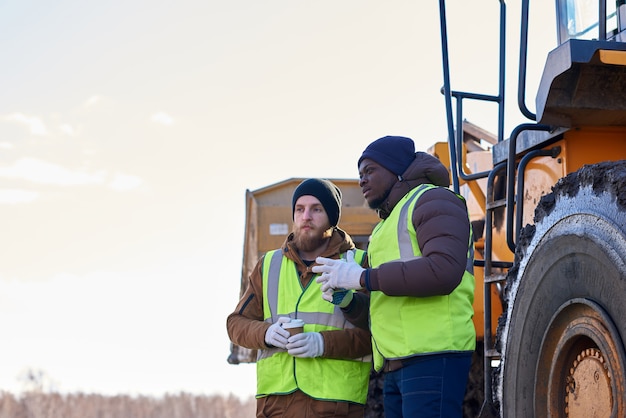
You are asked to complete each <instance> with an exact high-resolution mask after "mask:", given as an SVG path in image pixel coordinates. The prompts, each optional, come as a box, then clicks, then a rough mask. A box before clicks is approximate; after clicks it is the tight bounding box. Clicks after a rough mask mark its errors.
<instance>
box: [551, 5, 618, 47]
mask: <svg viewBox="0 0 626 418" xmlns="http://www.w3.org/2000/svg"><path fill="white" fill-rule="evenodd" d="M556 16H557V20H558V22H557V23H558V26H557V27H558V40H559V45H560V44H562V43H564V42H566V41H567V40H568V39H587V40H614V41H618V42H626V31H625V29H626V0H595V1H594V0H557V1H556Z"/></svg>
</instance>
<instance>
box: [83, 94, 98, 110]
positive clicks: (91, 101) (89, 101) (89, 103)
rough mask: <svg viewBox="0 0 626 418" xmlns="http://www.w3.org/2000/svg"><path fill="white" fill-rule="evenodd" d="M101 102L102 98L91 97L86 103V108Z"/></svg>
mask: <svg viewBox="0 0 626 418" xmlns="http://www.w3.org/2000/svg"><path fill="white" fill-rule="evenodd" d="M99 101H100V96H91V97H90V98H89V99H87V100H86V101H85V103H84V106H85V107H91V106H95V105H96V104H97V103H98V102H99Z"/></svg>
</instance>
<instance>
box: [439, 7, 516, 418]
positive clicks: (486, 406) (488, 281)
mask: <svg viewBox="0 0 626 418" xmlns="http://www.w3.org/2000/svg"><path fill="white" fill-rule="evenodd" d="M439 10H440V26H441V49H442V60H443V74H444V86H443V87H442V94H443V95H444V96H445V99H446V118H447V123H448V144H449V146H448V148H449V149H450V165H451V173H452V186H453V189H454V191H455V192H457V193H458V192H459V178H461V179H463V180H465V181H472V180H478V179H482V178H485V177H486V178H487V196H486V201H485V210H486V214H485V227H484V231H485V248H484V260H474V265H475V266H477V267H483V268H484V272H485V277H484V289H483V292H484V317H485V320H484V342H483V345H484V347H483V350H484V351H483V354H484V358H483V361H484V364H483V370H484V378H485V381H484V397H485V399H484V402H483V405H482V408H481V411H480V416H481V417H483V416H484V417H489V416H495V415H496V414H497V412H496V410H495V407H494V405H493V383H492V380H493V370H492V360H499V359H500V353H499V352H498V350H497V349H496V348H495V341H494V336H493V335H492V331H491V330H492V320H491V316H492V312H491V303H492V302H491V290H492V286H495V285H499V284H501V283H503V282H504V280H505V279H506V276H505V275H503V274H494V273H493V269H494V268H505V269H508V268H509V267H511V265H512V263H503V262H498V261H493V260H492V242H493V240H492V227H493V214H494V212H495V211H496V210H497V209H498V208H503V207H506V205H507V200H506V199H499V200H494V183H495V178H496V176H497V175H498V174H500V173H501V172H502V171H503V170H504V169H506V167H507V163H506V162H504V163H501V164H499V165H497V166H495V167H494V168H493V169H492V170H490V171H484V172H479V173H472V174H467V173H465V172H464V170H463V162H462V158H457V156H458V154H459V152H460V151H461V150H462V149H463V148H462V146H463V130H462V129H461V127H462V124H463V100H465V99H469V100H478V101H485V102H494V103H496V104H497V105H498V133H497V137H498V142H501V141H502V140H503V138H504V63H505V40H506V37H505V30H506V25H505V20H506V19H505V17H506V5H505V4H504V2H503V1H500V25H499V26H500V46H499V51H500V59H499V63H500V64H499V67H500V68H499V83H498V84H499V93H498V95H496V96H493V95H484V94H476V93H469V92H460V91H453V90H452V89H451V87H450V69H449V61H448V57H449V54H448V41H447V23H446V13H445V0H440V1H439ZM453 97H454V98H455V100H456V126H457V128H458V129H457V130H456V133H455V130H454V125H453V123H452V120H453V117H452V98H453ZM457 151H458V152H457Z"/></svg>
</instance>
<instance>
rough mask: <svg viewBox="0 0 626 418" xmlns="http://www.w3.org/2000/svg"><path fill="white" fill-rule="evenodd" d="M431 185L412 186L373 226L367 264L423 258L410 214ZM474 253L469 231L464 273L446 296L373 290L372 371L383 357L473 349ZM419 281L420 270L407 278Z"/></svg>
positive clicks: (474, 334)
mask: <svg viewBox="0 0 626 418" xmlns="http://www.w3.org/2000/svg"><path fill="white" fill-rule="evenodd" d="M435 187H437V186H434V185H432V184H423V185H420V186H418V187H416V188H414V189H413V190H411V191H410V192H408V193H407V194H406V195H405V196H404V197H403V198H402V200H400V202H398V204H397V205H396V206H395V207H394V209H393V211H392V212H391V214H390V215H389V217H388V218H387V219H384V220H382V221H381V222H379V223H378V225H376V227H375V228H374V231H373V232H372V236H371V239H370V243H369V246H368V257H369V262H370V266H371V267H373V268H376V267H378V266H380V265H381V264H383V263H387V262H390V261H396V260H399V261H405V260H410V259H412V258H416V257H421V255H422V253H421V251H420V248H419V245H418V242H417V237H416V233H415V227H414V226H413V220H412V214H413V210H414V208H415V204H416V202H417V200H418V199H419V198H420V196H421V195H422V194H423V193H424V192H425V191H427V190H430V189H432V188H435ZM457 196H459V195H457ZM459 198H461V199H463V197H461V196H459ZM470 228H471V227H470ZM473 256H474V243H473V239H472V235H471V230H470V240H469V243H468V251H467V263H466V271H465V274H464V275H463V278H462V279H461V283H460V284H459V285H458V286H457V287H456V289H454V290H453V291H452V293H450V294H449V295H445V296H430V297H411V296H387V295H385V294H384V293H383V292H381V291H373V292H372V293H371V299H370V327H371V332H372V348H373V352H374V353H373V354H374V369H376V370H377V371H380V370H381V369H382V367H383V360H384V359H403V358H407V357H413V356H415V355H420V354H431V353H440V352H460V351H473V350H474V348H475V346H476V330H475V328H474V324H473V322H472V316H473V315H474V309H473V306H472V304H473V302H474V286H475V283H474V274H473ZM419 279H420V278H419V272H415V277H412V278H411V280H419Z"/></svg>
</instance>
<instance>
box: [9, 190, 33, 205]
mask: <svg viewBox="0 0 626 418" xmlns="http://www.w3.org/2000/svg"><path fill="white" fill-rule="evenodd" d="M38 198H39V193H38V192H33V191H31V190H20V189H0V204H11V205H16V204H18V203H30V202H33V201H35V200H37V199H38Z"/></svg>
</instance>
